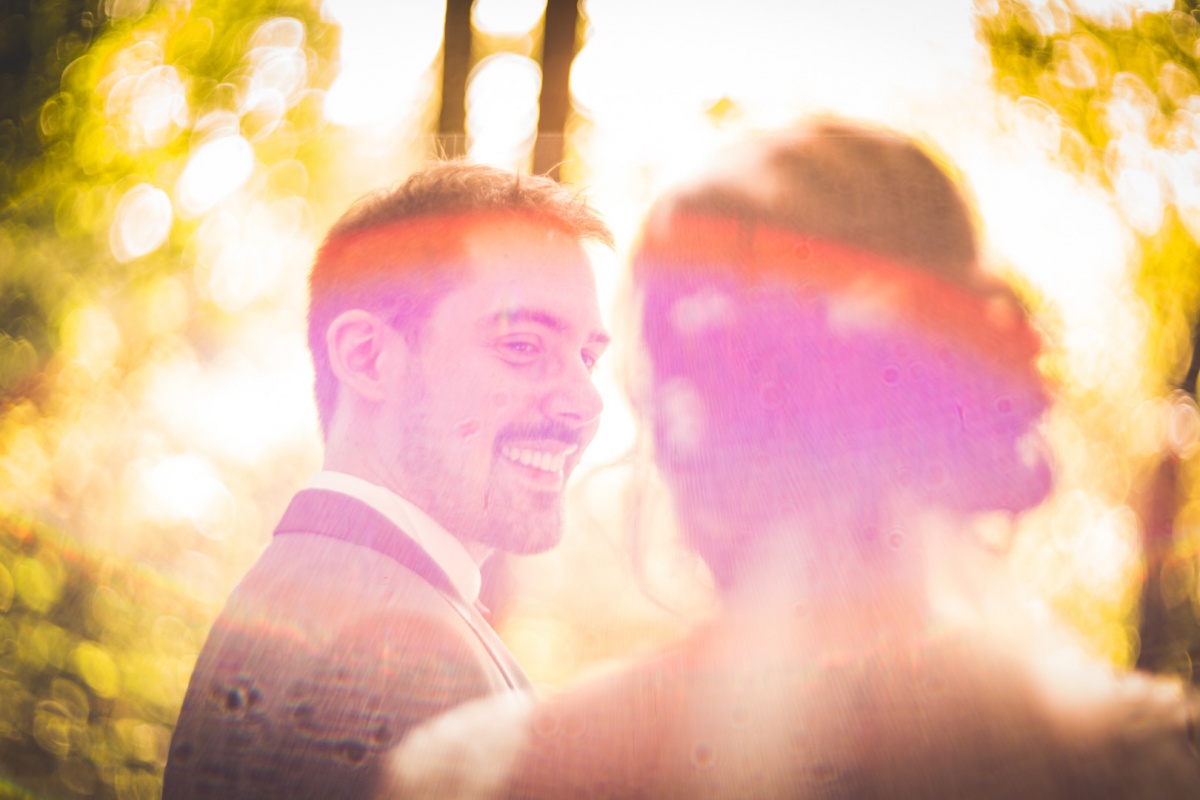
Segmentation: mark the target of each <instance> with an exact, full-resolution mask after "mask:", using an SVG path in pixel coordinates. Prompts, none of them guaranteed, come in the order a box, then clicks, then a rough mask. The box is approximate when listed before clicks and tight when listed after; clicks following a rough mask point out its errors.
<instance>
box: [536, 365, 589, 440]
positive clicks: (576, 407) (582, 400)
mask: <svg viewBox="0 0 1200 800" xmlns="http://www.w3.org/2000/svg"><path fill="white" fill-rule="evenodd" d="M603 410H604V401H603V400H602V399H601V398H600V392H598V391H597V390H596V384H595V383H594V382H593V381H592V373H591V372H590V371H589V370H588V369H587V367H586V366H584V365H583V363H580V364H578V365H572V366H569V367H567V368H565V369H564V370H563V375H562V377H561V380H560V381H559V383H558V385H557V386H556V387H555V388H554V390H553V391H551V392H550V393H549V394H548V395H547V396H546V398H545V401H544V402H543V405H542V411H543V412H544V413H545V414H546V415H547V416H549V417H553V418H554V419H556V420H559V421H561V422H564V423H566V424H567V425H571V426H572V427H583V426H585V425H590V424H592V423H594V422H595V421H596V420H598V419H599V418H600V412H601V411H603Z"/></svg>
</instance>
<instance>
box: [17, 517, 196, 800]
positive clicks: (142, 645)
mask: <svg viewBox="0 0 1200 800" xmlns="http://www.w3.org/2000/svg"><path fill="white" fill-rule="evenodd" d="M214 616H215V613H214V610H213V609H210V608H206V607H203V606H201V605H199V604H197V603H196V602H194V601H192V600H190V599H189V598H187V597H186V596H184V595H183V594H181V593H180V592H178V591H177V590H176V589H174V588H173V587H171V586H170V585H169V584H167V583H166V582H164V581H163V580H162V579H159V578H156V577H154V576H153V575H152V574H150V573H149V572H148V571H146V570H144V569H138V568H136V567H129V566H123V565H122V564H121V563H120V562H119V561H117V560H115V559H112V558H108V559H104V560H97V559H95V558H92V557H89V556H87V555H83V554H81V553H79V552H78V551H76V550H75V549H73V548H72V547H70V546H67V545H65V544H63V543H62V540H61V537H60V536H58V535H56V534H53V533H51V532H49V531H46V530H40V529H36V528H34V527H32V526H31V525H30V524H28V523H26V522H24V521H22V520H19V519H13V518H8V519H0V773H2V774H3V775H4V776H5V777H6V778H7V779H8V780H9V781H11V782H12V784H10V785H9V787H8V788H7V789H5V788H4V787H3V786H0V794H2V795H3V796H10V795H9V794H8V793H7V792H8V791H12V790H14V789H15V788H16V787H19V788H20V789H21V790H23V791H26V792H31V793H36V794H37V795H41V796H46V797H77V796H79V795H80V794H86V795H90V796H93V797H98V798H104V797H128V796H137V797H153V796H157V795H158V794H159V793H160V792H161V784H162V771H163V767H164V765H165V763H166V752H167V745H168V743H169V740H170V732H171V729H172V728H173V727H174V724H175V719H176V717H177V716H178V714H179V707H180V704H181V703H182V701H183V694H184V692H185V690H186V688H187V680H188V676H189V674H190V672H191V669H192V667H193V665H194V663H195V659H196V654H197V653H198V652H199V649H200V646H201V644H202V642H203V637H204V635H205V632H206V631H207V629H208V627H209V625H210V624H211V622H212V619H213V617H214ZM13 796H21V794H14V795H13Z"/></svg>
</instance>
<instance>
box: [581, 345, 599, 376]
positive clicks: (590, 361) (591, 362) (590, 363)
mask: <svg viewBox="0 0 1200 800" xmlns="http://www.w3.org/2000/svg"><path fill="white" fill-rule="evenodd" d="M582 355H583V364H584V366H585V367H587V368H588V371H589V372H591V371H592V370H594V369H595V368H596V361H597V358H596V356H594V355H592V354H591V353H589V352H588V351H586V350H584V351H583V354H582Z"/></svg>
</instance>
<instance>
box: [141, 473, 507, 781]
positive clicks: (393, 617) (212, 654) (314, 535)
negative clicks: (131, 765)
mask: <svg viewBox="0 0 1200 800" xmlns="http://www.w3.org/2000/svg"><path fill="white" fill-rule="evenodd" d="M525 688H528V681H527V679H526V678H525V676H524V674H523V673H522V672H521V670H520V667H518V666H517V665H516V663H515V661H514V660H513V658H512V656H511V655H510V654H509V653H508V651H507V649H506V648H505V647H504V645H503V643H502V642H501V641H500V639H499V637H497V636H496V634H495V632H494V631H493V630H492V629H491V627H490V626H489V625H488V624H487V622H486V621H485V620H484V619H483V618H482V617H481V616H480V615H479V613H478V612H477V611H476V610H475V608H474V607H473V606H472V605H471V604H469V603H467V602H465V601H464V600H463V598H462V597H460V596H459V595H458V594H457V593H456V592H455V590H454V589H453V587H452V585H451V583H450V581H449V579H448V578H447V577H446V575H445V573H443V572H442V571H441V569H439V568H438V566H437V565H436V564H435V563H434V562H433V560H432V559H430V558H429V557H428V555H426V554H425V552H424V551H423V550H421V549H420V548H419V547H418V546H417V545H416V544H415V543H413V542H412V540H411V539H409V538H408V537H407V536H406V535H405V534H404V533H403V532H402V531H400V530H399V529H398V528H396V527H395V526H394V525H393V524H392V523H391V522H390V521H389V520H388V519H387V518H386V517H384V516H383V515H382V514H380V513H379V512H377V511H375V510H374V509H372V508H370V507H369V506H367V505H365V504H363V503H361V502H359V501H358V500H355V499H353V498H350V497H347V496H345V495H342V494H338V493H336V492H328V491H321V490H306V491H303V492H300V493H299V494H297V495H296V497H295V498H294V499H293V500H292V503H291V505H290V506H289V507H288V509H287V511H286V512H285V514H284V516H283V520H282V521H281V522H280V524H279V526H278V528H276V530H275V536H274V537H273V539H272V541H271V543H270V545H269V546H268V547H267V549H266V551H264V553H263V555H262V557H261V558H260V559H259V560H258V562H257V563H256V564H255V565H254V567H253V568H252V569H251V570H250V572H249V573H248V574H247V575H246V577H245V578H244V579H243V581H242V582H241V583H240V584H239V585H238V587H237V588H236V589H235V590H234V592H233V594H232V595H231V596H230V598H229V601H228V603H227V604H226V606H225V609H224V610H223V611H222V613H221V615H220V617H219V618H218V619H217V622H216V624H215V626H214V627H213V630H212V632H211V633H210V634H209V637H208V640H207V641H206V643H205V645H204V649H203V650H202V652H201V654H200V658H199V661H198V662H197V664H196V669H195V671H194V672H193V674H192V678H191V682H190V684H189V686H188V691H187V695H186V697H185V699H184V702H183V708H182V711H181V712H180V716H179V722H178V724H177V726H176V728H175V733H174V736H173V738H172V740H171V749H170V753H169V757H168V761H167V768H166V774H165V776H164V784H163V796H164V798H168V799H169V800H173V799H174V798H192V797H220V798H223V800H224V799H225V798H235V797H247V798H248V797H256V798H257V797H272V796H274V797H289V798H304V797H312V798H328V797H359V796H367V795H369V794H370V792H371V791H372V789H373V785H374V782H375V777H376V772H377V769H378V761H379V759H378V756H379V754H380V753H382V752H384V751H385V750H387V749H388V748H389V747H392V746H394V745H395V744H396V743H398V742H399V741H400V739H401V738H402V737H403V736H404V734H405V733H406V731H407V730H408V729H409V728H410V727H412V726H413V725H414V724H415V723H417V722H420V721H422V720H424V719H427V718H429V717H432V716H434V715H436V714H439V713H441V712H443V711H445V710H447V709H449V708H451V707H453V706H456V705H458V704H460V703H463V702H464V701H467V700H470V699H474V698H478V697H482V696H484V695H487V694H489V693H494V692H506V691H512V690H518V689H525Z"/></svg>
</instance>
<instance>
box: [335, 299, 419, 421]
mask: <svg viewBox="0 0 1200 800" xmlns="http://www.w3.org/2000/svg"><path fill="white" fill-rule="evenodd" d="M392 332H393V331H391V329H390V327H389V326H388V324H387V323H386V322H384V321H383V320H382V319H380V318H379V317H377V316H376V315H374V314H372V313H371V312H369V311H364V310H362V309H357V308H356V309H351V310H349V311H343V312H342V313H341V314H339V315H338V316H337V317H336V318H334V320H333V322H331V323H329V328H328V330H327V331H326V332H325V345H326V347H328V348H329V363H330V366H331V367H332V369H333V374H334V375H335V376H337V380H338V383H339V384H340V385H341V387H342V388H343V389H344V390H345V391H348V392H351V393H353V394H355V395H357V396H359V397H361V398H363V399H364V400H367V401H373V402H378V401H380V400H382V399H383V398H384V396H385V391H386V389H385V383H384V380H383V372H382V370H381V369H380V367H381V364H380V358H381V356H382V355H383V352H384V349H385V348H387V347H394V346H395V342H394V340H396V339H401V337H398V336H388V334H389V333H392Z"/></svg>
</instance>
